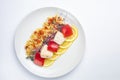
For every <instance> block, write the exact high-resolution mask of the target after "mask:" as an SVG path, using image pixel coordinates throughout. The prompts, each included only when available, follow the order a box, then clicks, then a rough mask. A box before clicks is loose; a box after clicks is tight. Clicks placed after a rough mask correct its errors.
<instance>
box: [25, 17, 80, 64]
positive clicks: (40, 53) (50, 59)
mask: <svg viewBox="0 0 120 80" xmlns="http://www.w3.org/2000/svg"><path fill="white" fill-rule="evenodd" d="M77 37H78V29H77V28H76V27H75V26H74V25H70V24H68V23H65V21H64V18H62V17H61V16H58V15H55V16H53V17H49V18H48V19H47V20H46V22H45V23H44V24H43V26H42V27H41V28H38V29H36V30H35V31H34V32H33V33H32V34H31V36H30V39H29V40H28V41H27V42H26V44H25V50H26V55H27V57H26V58H27V59H31V61H33V62H34V63H35V64H36V65H38V66H50V65H52V64H53V63H54V62H55V60H57V59H58V58H59V57H60V56H61V55H62V54H64V53H65V51H66V50H67V49H68V48H69V47H70V46H71V45H72V43H73V42H74V40H75V39H76V38H77Z"/></svg>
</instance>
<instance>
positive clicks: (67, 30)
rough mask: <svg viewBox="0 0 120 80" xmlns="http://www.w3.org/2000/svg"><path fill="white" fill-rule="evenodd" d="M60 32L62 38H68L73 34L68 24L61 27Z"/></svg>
mask: <svg viewBox="0 0 120 80" xmlns="http://www.w3.org/2000/svg"><path fill="white" fill-rule="evenodd" d="M61 31H62V33H63V35H64V37H69V36H71V35H72V34H73V32H72V28H71V27H70V25H68V24H66V25H64V26H63V27H62V29H61Z"/></svg>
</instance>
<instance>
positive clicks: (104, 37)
mask: <svg viewBox="0 0 120 80" xmlns="http://www.w3.org/2000/svg"><path fill="white" fill-rule="evenodd" d="M41 7H59V8H62V9H65V10H67V11H69V12H71V13H72V14H73V15H74V16H75V17H77V19H78V20H79V21H80V23H81V25H82V26H83V29H84V31H85V36H86V52H85V54H84V57H83V60H82V61H81V63H80V65H79V66H78V67H77V68H76V69H74V70H73V71H72V72H71V73H69V74H67V75H65V76H63V77H60V78H55V79H45V78H40V77H38V76H35V75H33V74H31V73H30V72H28V71H27V70H26V69H25V68H24V67H23V66H22V65H21V64H20V62H19V61H18V59H17V57H16V54H15V50H14V45H13V44H14V35H15V30H16V28H17V25H18V24H19V22H20V21H21V20H22V19H23V18H24V17H25V16H26V15H27V14H29V13H30V12H32V11H33V10H36V9H38V8H41ZM0 45H1V46H0V51H1V52H0V54H1V55H0V80H120V1H119V0H0Z"/></svg>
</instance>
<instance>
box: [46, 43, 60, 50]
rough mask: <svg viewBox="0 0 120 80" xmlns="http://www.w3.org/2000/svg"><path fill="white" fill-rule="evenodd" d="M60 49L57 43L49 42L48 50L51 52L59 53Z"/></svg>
mask: <svg viewBox="0 0 120 80" xmlns="http://www.w3.org/2000/svg"><path fill="white" fill-rule="evenodd" d="M58 47H59V44H57V43H56V42H54V41H49V42H48V48H47V49H48V50H49V51H52V52H57V50H58Z"/></svg>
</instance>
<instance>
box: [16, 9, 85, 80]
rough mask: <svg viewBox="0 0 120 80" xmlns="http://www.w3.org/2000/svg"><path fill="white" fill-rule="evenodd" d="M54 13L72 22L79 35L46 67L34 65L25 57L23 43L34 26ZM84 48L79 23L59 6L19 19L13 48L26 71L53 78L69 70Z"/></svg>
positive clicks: (67, 21)
mask: <svg viewBox="0 0 120 80" xmlns="http://www.w3.org/2000/svg"><path fill="white" fill-rule="evenodd" d="M56 14H60V15H61V16H63V17H65V19H66V20H65V21H66V23H69V24H74V25H75V26H76V27H77V28H78V29H79V36H78V38H77V39H76V40H75V41H74V43H73V44H72V46H71V47H70V48H69V49H68V50H67V52H66V53H65V54H63V55H62V56H61V57H60V58H59V59H58V60H56V61H55V63H54V64H53V65H52V66H50V67H48V68H43V67H39V66H36V65H35V64H34V63H33V62H32V61H31V60H28V59H26V55H25V54H26V53H25V49H24V45H25V43H26V41H27V40H28V39H29V37H30V35H31V33H32V32H33V31H34V30H35V29H36V28H39V27H41V26H42V25H43V23H44V22H45V20H46V19H47V17H49V16H54V15H56ZM66 15H67V16H66ZM84 49H85V36H84V32H83V29H82V27H81V25H80V23H79V22H78V20H76V18H75V17H74V16H73V15H71V14H70V13H68V12H67V11H65V10H62V9H59V8H54V7H46V8H41V9H38V10H36V11H33V12H32V13H30V14H29V15H28V16H26V17H25V18H24V19H23V20H22V21H21V23H20V24H19V25H18V28H17V30H16V35H15V50H16V54H17V57H18V59H19V61H20V62H21V63H22V65H23V66H24V67H25V68H26V69H27V70H28V71H30V72H32V73H33V74H35V75H38V76H40V77H45V78H55V77H60V76H62V75H64V74H66V73H68V72H70V71H71V70H73V69H74V68H75V67H76V66H77V65H78V64H79V62H80V61H81V58H82V56H83V53H84Z"/></svg>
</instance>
